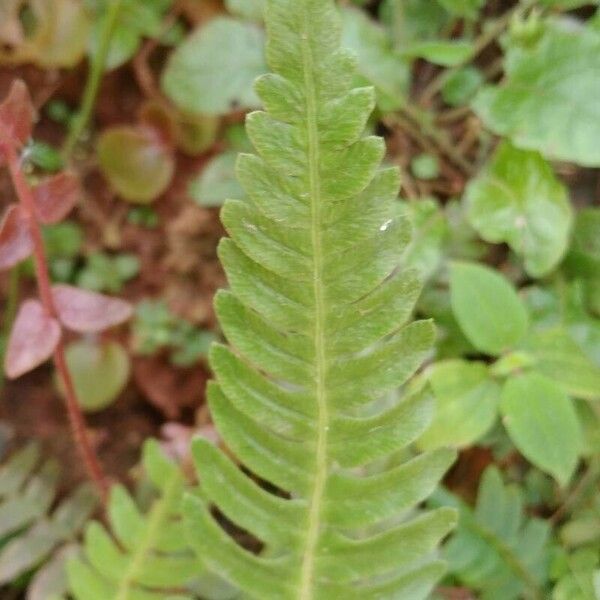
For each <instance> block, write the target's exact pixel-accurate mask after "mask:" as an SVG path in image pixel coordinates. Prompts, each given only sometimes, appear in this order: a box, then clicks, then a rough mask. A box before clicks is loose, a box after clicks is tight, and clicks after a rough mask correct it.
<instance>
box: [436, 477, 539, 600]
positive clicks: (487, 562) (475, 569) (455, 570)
mask: <svg viewBox="0 0 600 600" xmlns="http://www.w3.org/2000/svg"><path fill="white" fill-rule="evenodd" d="M432 504H433V505H435V506H453V507H455V508H457V509H459V511H460V518H459V525H458V528H457V531H456V533H455V534H454V535H453V536H452V538H451V539H450V541H449V542H448V543H447V544H446V546H445V548H444V555H445V557H446V558H447V560H448V564H449V570H450V572H451V573H452V574H453V575H455V576H456V577H457V578H458V579H459V580H460V581H461V582H462V583H464V584H465V585H467V586H469V587H471V588H473V589H474V590H477V591H479V592H481V598H482V600H515V599H517V598H522V597H527V598H535V599H540V600H541V598H542V597H543V592H542V590H543V588H544V584H545V583H546V581H547V579H548V560H549V548H548V545H547V543H548V539H549V536H550V526H549V525H548V523H545V522H544V521H542V520H541V519H537V518H531V519H530V518H526V517H525V514H524V506H523V498H522V496H521V493H520V490H519V488H518V487H517V486H514V485H507V486H505V485H504V484H503V482H502V477H501V475H500V473H499V471H498V469H497V468H496V467H489V468H488V469H487V470H486V471H485V473H484V475H483V478H482V481H481V484H480V487H479V493H478V498H477V505H476V507H475V509H474V510H472V509H471V508H470V507H469V506H468V505H467V504H465V503H464V502H462V501H461V500H460V499H459V498H457V497H456V496H454V495H453V494H451V493H450V492H447V491H445V490H443V489H440V490H438V491H437V492H436V493H435V495H434V496H433V498H432Z"/></svg>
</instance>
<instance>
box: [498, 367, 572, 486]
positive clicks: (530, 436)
mask: <svg viewBox="0 0 600 600" xmlns="http://www.w3.org/2000/svg"><path fill="white" fill-rule="evenodd" d="M500 412H501V413H502V416H503V422H504V426H505V427H506V430H507V431H508V435H509V436H510V438H511V439H512V441H513V442H514V444H515V446H516V447H517V448H518V449H519V451H520V452H521V454H523V456H525V458H527V459H528V460H529V461H530V462H531V463H533V464H534V465H535V466H536V467H538V468H539V469H541V470H542V471H545V472H546V473H549V474H550V475H552V476H553V477H554V478H555V479H556V480H557V481H558V482H559V483H560V484H561V485H562V486H564V485H566V484H567V483H568V481H569V479H570V478H571V475H572V474H573V472H574V470H575V467H576V466H577V462H578V460H579V455H580V453H581V450H582V446H583V434H582V430H581V425H580V423H579V420H578V418H577V413H576V411H575V407H574V406H573V402H572V401H571V400H570V399H569V398H568V397H567V395H566V394H565V393H564V392H563V391H562V390H561V389H560V387H558V386H557V385H556V384H555V383H553V382H552V381H550V380H549V379H547V378H546V377H544V376H543V375H540V374H539V373H528V374H526V375H521V376H519V377H515V378H514V379H509V380H508V381H507V382H506V384H505V386H504V389H503V390H502V401H501V403H500Z"/></svg>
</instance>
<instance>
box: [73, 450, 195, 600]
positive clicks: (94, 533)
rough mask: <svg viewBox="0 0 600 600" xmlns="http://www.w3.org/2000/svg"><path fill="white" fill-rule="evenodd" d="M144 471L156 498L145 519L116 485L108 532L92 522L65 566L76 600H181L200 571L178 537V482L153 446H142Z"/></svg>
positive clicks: (176, 469)
mask: <svg viewBox="0 0 600 600" xmlns="http://www.w3.org/2000/svg"><path fill="white" fill-rule="evenodd" d="M143 462H144V466H145V469H146V472H147V474H148V477H149V478H150V480H151V482H152V483H153V484H154V485H155V486H156V488H157V489H158V491H159V494H160V495H159V497H158V498H157V499H156V500H155V502H154V503H153V505H152V507H151V508H150V510H149V511H148V513H147V514H146V515H145V514H143V513H142V512H141V511H140V509H139V508H138V507H137V506H136V504H135V502H134V500H133V499H132V498H131V496H130V495H129V494H128V492H127V491H126V490H125V488H123V487H122V486H115V487H114V488H113V489H112V491H111V497H110V502H109V507H108V517H109V521H110V525H111V531H112V533H113V535H114V538H113V537H112V536H111V535H110V533H109V532H108V531H107V530H106V529H105V528H104V527H103V526H102V525H101V524H100V523H97V522H93V523H91V524H90V525H89V526H88V528H87V530H86V534H85V543H84V549H83V550H84V555H85V557H82V558H76V559H73V560H71V561H70V563H69V565H68V575H69V583H70V587H71V591H72V593H73V595H74V597H75V598H76V600H108V599H109V598H110V600H165V599H166V598H171V597H172V598H174V599H175V598H177V599H179V600H185V599H187V598H190V597H191V596H188V595H185V592H184V595H176V592H178V591H180V590H182V589H184V588H185V586H186V584H187V583H188V582H190V581H191V580H192V579H193V578H194V577H196V576H197V575H199V573H200V571H201V568H200V566H199V564H198V562H197V560H196V559H195V558H194V556H193V554H192V553H191V551H189V550H188V546H187V544H186V541H185V536H184V534H183V522H182V520H181V518H180V512H179V505H180V502H181V497H182V495H183V489H184V478H183V474H182V473H181V470H180V469H179V467H178V466H176V465H175V464H173V463H171V462H170V461H169V460H168V459H167V458H166V457H165V456H164V455H163V454H162V451H161V450H160V448H159V446H158V444H157V442H155V441H152V440H150V441H148V442H146V444H145V446H144V459H143Z"/></svg>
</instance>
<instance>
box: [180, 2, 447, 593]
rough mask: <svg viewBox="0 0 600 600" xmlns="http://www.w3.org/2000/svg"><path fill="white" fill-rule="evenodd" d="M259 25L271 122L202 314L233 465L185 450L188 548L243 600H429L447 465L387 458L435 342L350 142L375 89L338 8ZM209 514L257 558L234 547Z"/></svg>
mask: <svg viewBox="0 0 600 600" xmlns="http://www.w3.org/2000/svg"><path fill="white" fill-rule="evenodd" d="M348 14H350V15H352V16H351V17H350V18H351V19H355V18H359V19H366V17H365V16H364V15H361V14H360V13H354V12H353V13H346V15H348ZM367 23H368V22H367ZM266 24H267V33H268V43H267V57H268V63H269V66H270V69H271V71H272V72H271V73H269V74H267V75H265V76H263V77H261V78H259V79H258V81H257V83H256V89H257V91H258V93H259V96H260V97H261V99H262V101H263V103H264V105H265V109H266V111H265V112H262V111H261V112H253V113H251V114H250V115H248V117H247V119H246V128H247V131H248V134H249V137H250V140H251V141H252V144H253V146H254V149H255V154H241V155H240V158H239V159H238V165H237V174H238V177H239V180H240V183H241V185H242V187H243V189H244V191H245V194H246V199H245V200H244V201H240V200H233V199H230V200H227V201H226V202H225V205H224V207H223V209H222V211H221V219H222V221H223V224H224V225H225V227H226V229H227V231H228V233H229V235H230V237H229V238H227V239H224V240H222V241H221V244H220V246H219V256H220V259H221V262H222V264H223V266H224V269H225V272H226V274H227V277H228V282H229V289H228V290H227V291H224V290H222V291H220V292H219V293H218V294H217V296H216V299H215V308H216V313H217V315H218V317H219V322H220V325H221V328H222V330H223V333H224V335H225V338H226V339H227V341H228V342H229V344H230V346H225V345H221V344H216V345H214V346H213V348H212V350H211V354H210V364H211V367H212V369H213V371H214V373H215V381H212V382H210V383H209V386H208V402H209V406H210V409H211V413H212V418H213V421H214V423H215V427H216V428H217V430H218V432H219V435H220V437H221V438H222V440H223V444H224V445H225V446H226V447H227V448H228V451H229V452H228V453H227V454H226V453H224V452H223V451H222V450H221V449H220V448H217V447H215V446H213V445H211V444H210V443H208V442H207V441H205V440H201V439H198V440H196V441H195V442H194V445H193V455H194V462H195V464H196V468H197V471H198V474H199V477H198V479H199V482H200V485H199V489H198V493H197V494H192V493H190V494H187V495H186V497H185V500H184V505H183V506H184V508H183V510H184V515H185V523H186V530H187V534H188V539H189V541H190V544H191V545H192V546H193V547H194V548H195V550H196V551H197V553H198V556H199V558H200V559H201V560H202V561H203V562H204V564H206V565H207V568H208V569H209V570H211V571H215V572H216V573H217V574H219V575H221V576H222V577H223V578H225V579H226V580H228V581H229V582H230V583H232V584H233V585H235V586H237V587H239V588H240V596H244V597H251V598H256V599H260V600H298V599H303V600H326V599H332V598H344V599H345V600H359V599H360V600H375V599H376V598H410V599H411V600H423V599H424V598H426V597H427V596H428V595H429V593H430V592H431V590H432V588H433V586H434V584H435V581H436V580H437V579H438V578H439V576H440V574H441V572H442V569H443V566H442V565H441V564H440V562H439V560H438V559H437V558H436V557H435V552H434V551H435V548H436V547H437V545H438V544H439V542H440V540H441V539H442V538H443V537H444V536H445V535H446V533H447V532H448V531H449V530H450V529H451V527H452V523H453V520H454V512H453V511H452V510H451V509H441V510H437V511H418V510H414V509H415V508H416V507H417V505H418V504H419V503H420V502H421V501H422V500H424V499H425V498H426V497H427V496H428V495H429V494H430V493H431V492H432V490H433V489H434V488H435V486H436V485H437V483H438V482H439V480H440V477H441V476H442V474H443V472H444V471H445V470H446V469H447V467H448V466H449V464H450V463H451V461H452V460H453V456H454V453H453V452H452V451H450V450H448V449H438V450H435V451H432V452H426V453H423V454H412V453H410V456H409V453H408V452H402V453H400V451H401V450H402V449H406V448H407V447H408V445H409V444H411V443H412V442H414V441H415V440H416V439H417V438H418V437H419V436H420V435H421V434H422V433H423V431H424V430H425V429H426V427H427V425H428V423H429V421H430V420H431V416H432V414H431V413H432V410H433V406H432V400H431V397H430V396H429V395H428V394H427V393H419V394H414V395H408V394H406V395H404V394H402V395H396V390H397V389H398V388H399V387H400V386H403V385H404V384H405V383H408V382H409V381H410V379H411V377H412V376H413V374H414V373H415V372H416V371H417V370H418V369H419V368H420V366H421V364H422V363H423V360H424V359H425V358H426V357H428V356H429V355H430V353H431V350H432V344H433V341H434V337H435V332H434V329H433V327H432V324H431V322H429V321H416V322H411V318H410V317H411V314H412V311H413V308H414V305H415V302H416V301H417V298H418V295H419V290H420V285H419V282H418V277H417V274H416V273H415V271H414V270H411V269H406V268H402V266H401V262H402V257H403V253H404V251H405V249H406V246H407V244H408V241H409V238H410V223H409V219H408V218H407V216H406V214H405V211H404V210H403V207H402V206H401V205H400V204H399V203H398V201H397V196H398V188H399V177H398V172H397V170H396V169H394V168H386V169H381V168H380V165H381V162H382V159H383V155H384V153H385V147H384V144H383V141H382V140H381V139H379V138H376V137H365V136H364V135H363V132H364V130H365V127H366V124H367V121H368V119H369V117H370V114H371V112H372V110H373V107H374V105H375V93H374V90H373V89H372V88H358V89H353V88H352V82H353V80H354V75H355V71H354V68H353V64H354V61H353V59H352V57H351V55H350V54H349V53H347V52H346V51H343V50H341V49H340V39H341V27H340V22H339V18H338V15H337V10H336V7H335V3H334V2H333V0H268V2H267V10H266ZM369 27H370V25H369ZM377 31H379V30H377ZM381 33H382V35H385V33H384V32H381ZM363 41H368V40H363ZM231 455H234V456H235V461H232V460H231V458H230V456H231ZM400 456H402V457H403V458H405V460H400ZM392 457H394V458H396V457H398V460H390V459H391V458H392ZM374 463H377V464H379V465H381V466H380V468H379V470H378V471H377V472H371V469H370V468H369V467H370V466H371V465H373V464H374ZM240 464H241V465H243V466H244V469H240V468H239V465H240ZM250 473H251V474H252V476H251V477H250V476H248V475H249V474H250ZM259 481H262V482H268V484H269V485H262V484H259ZM276 490H277V491H276ZM281 492H284V493H281ZM215 508H216V509H218V513H220V514H221V515H223V516H224V517H225V518H226V519H228V520H229V521H232V522H233V523H234V524H235V525H236V526H237V527H239V528H241V529H243V530H245V531H247V532H248V533H249V534H250V535H252V536H253V537H254V538H257V539H258V540H259V541H260V542H261V547H262V550H261V551H260V552H256V553H254V552H249V551H248V550H247V549H246V548H245V547H243V546H242V545H241V544H240V543H239V542H238V539H237V537H236V536H232V535H230V533H229V531H230V530H226V529H224V528H223V527H222V525H221V523H222V521H221V519H220V518H219V517H217V514H218V513H217V512H216V511H215V510H214V509H215Z"/></svg>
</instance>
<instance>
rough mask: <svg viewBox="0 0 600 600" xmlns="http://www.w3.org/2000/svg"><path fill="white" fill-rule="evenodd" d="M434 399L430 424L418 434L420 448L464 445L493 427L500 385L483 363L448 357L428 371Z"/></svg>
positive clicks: (474, 440) (462, 446)
mask: <svg viewBox="0 0 600 600" xmlns="http://www.w3.org/2000/svg"><path fill="white" fill-rule="evenodd" d="M427 379H428V381H429V383H430V385H431V389H432V391H433V395H434V397H435V401H436V413H435V417H434V420H433V422H432V424H431V425H430V426H429V428H428V429H427V431H426V432H425V433H424V434H423V435H422V436H421V437H420V438H419V446H421V447H422V448H426V449H430V448H439V447H441V446H454V447H457V448H464V447H466V446H468V445H470V444H472V443H474V442H476V441H477V440H478V439H480V438H481V437H482V436H483V435H485V433H486V432H487V431H488V430H489V429H490V428H491V427H492V425H493V424H494V422H495V421H496V418H497V416H498V402H499V400H500V386H499V385H498V384H497V383H496V382H495V381H494V380H493V379H492V378H491V375H490V373H489V370H488V368H487V366H486V365H485V364H484V363H480V362H467V361H464V360H448V361H443V362H439V363H436V364H435V365H434V366H433V367H432V369H431V372H430V373H429V375H428V378H427Z"/></svg>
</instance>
